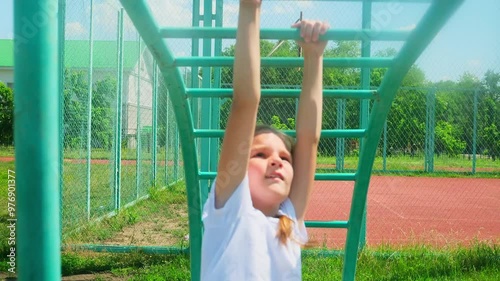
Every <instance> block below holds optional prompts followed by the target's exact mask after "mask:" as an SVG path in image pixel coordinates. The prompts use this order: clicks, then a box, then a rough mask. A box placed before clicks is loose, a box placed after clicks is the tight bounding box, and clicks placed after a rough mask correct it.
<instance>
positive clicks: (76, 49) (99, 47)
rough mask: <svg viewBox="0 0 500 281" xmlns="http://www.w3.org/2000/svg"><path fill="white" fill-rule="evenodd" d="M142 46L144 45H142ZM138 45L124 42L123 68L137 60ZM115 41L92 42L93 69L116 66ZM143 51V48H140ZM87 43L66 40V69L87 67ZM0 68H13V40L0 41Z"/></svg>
mask: <svg viewBox="0 0 500 281" xmlns="http://www.w3.org/2000/svg"><path fill="white" fill-rule="evenodd" d="M142 46H144V45H142ZM138 48H139V43H138V42H136V41H125V42H124V48H123V67H124V68H133V67H134V66H135V64H136V63H137V59H138ZM116 49H117V46H116V41H94V61H93V63H94V68H114V67H116V66H117V63H116V61H117V54H116V51H117V50H116ZM142 49H143V50H144V47H142ZM89 53H90V52H89V41H85V40H67V41H66V46H65V54H64V62H65V65H66V67H68V68H85V67H88V66H89ZM0 67H14V40H12V39H0Z"/></svg>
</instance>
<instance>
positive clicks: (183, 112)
mask: <svg viewBox="0 0 500 281" xmlns="http://www.w3.org/2000/svg"><path fill="white" fill-rule="evenodd" d="M121 3H122V5H123V6H124V7H125V8H126V10H127V12H128V14H129V16H130V19H131V20H132V22H133V23H134V25H135V27H136V28H137V30H139V32H140V34H141V36H142V38H143V40H144V42H145V43H146V44H147V46H148V48H149V50H151V53H152V54H153V56H155V59H156V60H157V62H158V66H159V68H160V70H161V71H162V74H163V78H164V79H165V82H166V85H167V87H168V89H169V92H170V100H171V101H172V105H173V109H174V111H175V115H176V120H177V124H178V126H179V127H178V134H179V136H180V139H181V140H182V142H181V145H182V153H183V159H185V161H184V171H185V180H186V187H187V198H188V210H189V229H190V236H189V239H190V241H189V245H190V248H189V250H190V255H191V258H190V260H191V276H192V277H191V278H192V280H199V278H200V271H201V268H200V267H201V239H202V224H201V211H202V204H201V195H200V189H199V178H198V161H197V157H196V149H195V143H194V135H193V119H192V116H191V113H190V112H191V109H190V105H189V103H188V101H187V100H186V99H185V88H186V87H185V85H184V83H183V81H182V75H181V73H180V71H179V69H178V68H171V67H169V64H171V62H172V59H173V57H172V53H171V52H170V50H169V49H168V47H167V46H166V44H165V42H164V41H163V39H162V38H161V36H160V34H159V33H158V30H159V29H158V25H157V23H156V22H155V20H154V19H153V16H152V13H151V11H150V10H149V8H148V5H147V4H146V2H145V1H144V0H121Z"/></svg>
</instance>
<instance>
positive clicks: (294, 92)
mask: <svg viewBox="0 0 500 281" xmlns="http://www.w3.org/2000/svg"><path fill="white" fill-rule="evenodd" d="M300 91H301V90H300V89H262V90H261V95H262V97H265V98H289V97H290V98H291V97H293V98H298V97H299V96H300ZM186 95H187V96H188V97H217V98H230V97H232V96H233V89H225V88H224V89H223V88H212V89H203V88H199V89H195V88H188V89H186ZM323 97H325V98H338V99H342V98H343V99H345V98H349V99H377V98H379V96H378V94H377V91H376V90H345V89H338V90H323Z"/></svg>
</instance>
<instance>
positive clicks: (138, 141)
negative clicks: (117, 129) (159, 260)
mask: <svg viewBox="0 0 500 281" xmlns="http://www.w3.org/2000/svg"><path fill="white" fill-rule="evenodd" d="M137 56H138V60H137V89H136V99H137V109H136V111H135V112H136V122H137V124H136V130H135V142H136V144H135V145H136V147H135V198H136V199H138V198H139V193H140V192H139V189H140V187H141V166H142V165H141V164H142V159H141V156H142V143H141V136H142V131H141V75H142V74H141V64H142V56H141V39H140V34H139V50H138V54H137Z"/></svg>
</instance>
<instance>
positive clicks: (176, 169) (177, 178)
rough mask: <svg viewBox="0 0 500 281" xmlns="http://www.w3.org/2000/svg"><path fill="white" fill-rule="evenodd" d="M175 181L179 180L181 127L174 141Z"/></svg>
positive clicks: (176, 132)
mask: <svg viewBox="0 0 500 281" xmlns="http://www.w3.org/2000/svg"><path fill="white" fill-rule="evenodd" d="M174 148H175V151H174V179H175V180H176V181H177V180H179V164H180V163H179V125H177V130H175V139H174Z"/></svg>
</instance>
